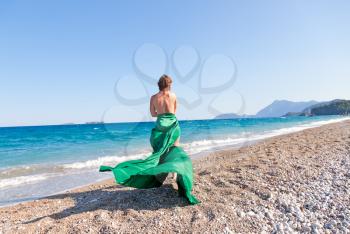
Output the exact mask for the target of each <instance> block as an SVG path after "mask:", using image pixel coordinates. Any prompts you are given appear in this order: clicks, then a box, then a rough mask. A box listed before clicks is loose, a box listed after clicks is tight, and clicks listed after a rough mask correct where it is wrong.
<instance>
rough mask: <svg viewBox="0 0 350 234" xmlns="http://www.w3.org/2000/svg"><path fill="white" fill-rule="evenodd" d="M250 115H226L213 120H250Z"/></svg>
mask: <svg viewBox="0 0 350 234" xmlns="http://www.w3.org/2000/svg"><path fill="white" fill-rule="evenodd" d="M252 117H253V116H251V115H237V114H235V113H227V114H221V115H218V116H216V117H215V118H214V119H239V118H252Z"/></svg>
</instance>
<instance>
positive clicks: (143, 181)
mask: <svg viewBox="0 0 350 234" xmlns="http://www.w3.org/2000/svg"><path fill="white" fill-rule="evenodd" d="M180 133H181V130H180V126H179V122H178V121H177V119H176V117H175V115H174V114H171V113H165V114H161V115H158V117H157V122H156V126H155V127H154V128H153V129H152V134H151V138H150V141H151V145H152V148H153V153H152V154H151V155H150V156H148V157H147V158H146V159H139V160H130V161H126V162H122V163H120V164H118V165H116V166H115V167H109V166H101V167H100V171H101V172H104V171H112V172H113V174H114V177H115V180H116V182H117V183H118V184H122V185H125V186H129V187H134V188H154V187H159V186H161V185H162V184H163V181H162V180H159V176H160V175H162V174H163V173H170V172H176V173H177V179H176V182H177V184H178V188H179V190H178V191H179V195H180V196H184V197H186V198H187V200H188V201H189V203H190V204H197V203H199V201H198V200H197V198H196V197H195V196H193V195H192V194H191V190H192V186H193V169H192V162H191V159H190V158H189V157H188V155H187V154H186V153H185V151H184V150H183V149H182V148H181V147H177V146H173V144H174V142H175V141H176V139H177V138H178V137H179V136H180ZM163 175H164V174H163Z"/></svg>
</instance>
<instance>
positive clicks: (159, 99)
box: [150, 91, 176, 117]
mask: <svg viewBox="0 0 350 234" xmlns="http://www.w3.org/2000/svg"><path fill="white" fill-rule="evenodd" d="M150 110H151V114H152V116H154V117H155V116H157V115H160V114H164V113H173V114H175V112H176V96H175V94H174V93H172V92H170V91H160V92H159V93H157V94H155V95H153V96H152V98H151V103H150Z"/></svg>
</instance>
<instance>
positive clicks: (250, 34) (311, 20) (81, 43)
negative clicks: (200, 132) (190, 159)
mask: <svg viewBox="0 0 350 234" xmlns="http://www.w3.org/2000/svg"><path fill="white" fill-rule="evenodd" d="M349 12H350V2H349V1H346V0H344V1H331V0H329V1H322V0H317V1H316V0H314V1H313V0H310V1H303V0H299V1H294V0H293V1H292V0H291V1H277V0H276V1H258V0H257V1H233V0H227V1H209V0H208V1H199V0H198V1H161V0H159V1H97V0H96V1H88V0H80V1H78V0H77V1H70V0H60V1H45V0H42V1H36V0H33V1H25V0H22V1H16V0H2V1H1V2H0V81H1V83H0V126H13V125H37V124H59V123H67V122H76V123H81V122H85V121H99V120H104V121H107V122H108V121H135V120H139V119H144V118H146V119H149V116H148V115H147V111H148V103H147V102H142V103H141V102H140V103H137V105H134V104H128V105H125V103H121V102H120V99H118V98H116V97H115V95H114V85H115V83H116V81H117V80H118V79H119V78H121V77H124V78H123V79H122V80H121V82H120V87H119V86H118V87H119V89H118V90H119V92H120V93H121V95H124V96H127V97H129V98H137V97H142V96H144V95H146V96H147V95H149V94H150V93H152V92H156V91H157V87H156V86H155V85H154V86H151V85H150V84H147V85H146V86H147V87H146V89H147V91H148V93H145V91H144V89H143V88H142V87H143V86H141V85H140V84H139V83H138V82H136V81H138V76H137V74H136V75H134V74H135V69H134V67H133V54H134V53H135V51H136V49H137V48H139V47H140V46H143V45H144V44H145V43H152V44H146V45H151V46H148V47H150V48H148V47H147V48H148V49H146V50H144V51H143V55H144V56H145V58H143V60H142V58H141V62H142V63H144V64H143V65H145V66H146V67H147V66H148V67H147V68H145V69H146V70H147V69H148V71H149V72H150V74H153V75H154V76H158V74H160V73H162V69H159V68H157V64H158V65H159V66H161V65H162V64H163V60H162V58H163V57H162V56H161V55H159V53H158V52H159V51H157V50H156V49H154V50H152V45H155V46H157V48H158V47H159V48H162V49H164V51H165V52H166V53H167V54H168V57H169V58H170V55H171V54H172V53H173V51H174V50H175V49H176V48H178V47H181V46H191V47H193V48H195V49H196V50H197V51H198V53H199V54H200V58H201V64H203V60H204V59H205V58H208V57H210V56H212V55H214V56H215V55H217V54H219V55H225V56H229V57H231V58H233V59H234V61H235V62H236V65H237V71H238V73H237V80H236V82H235V83H234V85H233V86H232V87H230V89H227V90H225V91H217V92H216V93H214V94H203V93H201V92H198V91H196V88H197V86H196V84H197V83H196V80H198V76H199V75H200V72H199V71H200V70H203V69H204V70H205V69H206V68H204V66H201V67H200V68H199V70H198V72H195V73H194V74H193V77H194V78H193V79H191V80H190V81H189V82H187V83H184V84H181V85H180V83H181V82H177V81H176V80H175V83H174V90H175V91H176V92H177V93H178V96H183V98H185V99H186V98H187V99H191V98H192V99H193V98H194V99H195V98H196V97H194V96H196V95H198V96H200V97H201V98H202V102H201V103H200V105H198V107H190V108H189V107H185V106H184V105H182V106H181V103H180V111H179V113H178V115H179V118H180V119H201V118H210V117H211V116H212V115H213V113H212V112H210V111H208V106H210V105H212V106H215V108H216V109H217V110H218V111H219V112H237V111H238V109H239V107H240V105H241V103H242V101H241V99H240V96H239V95H238V93H240V94H241V95H242V97H243V98H244V101H245V106H244V108H243V109H241V112H244V113H247V114H254V113H255V112H256V111H258V110H259V109H260V108H262V107H264V106H266V105H268V104H270V103H271V102H272V101H273V100H275V99H288V100H293V101H302V100H319V101H322V100H330V99H334V98H347V99H350V92H349V83H350V82H349V81H350V66H349V64H350V43H349V42H350V27H349V25H350V14H349ZM141 48H143V47H141ZM157 53H158V54H157ZM147 56H148V57H147ZM182 57H183V58H180V59H178V62H177V64H178V65H179V66H180V65H182V66H186V64H191V56H182ZM218 61H220V59H219V60H217V61H216V65H217V66H216V65H215V61H214V65H213V64H212V65H211V67H210V68H208V69H207V70H210V71H209V72H208V71H207V72H204V73H206V74H207V75H206V78H205V79H204V80H206V81H204V83H205V82H206V83H207V84H208V85H215V82H219V81H218V80H220V78H221V77H222V76H225V72H226V73H229V72H230V69H231V68H232V66H231V67H230V65H227V66H225V63H224V60H223V61H222V63H221V62H218ZM175 63H176V62H175ZM222 64H223V65H222ZM221 65H222V66H221ZM166 72H168V73H169V74H170V75H173V76H174V77H175V74H174V72H173V71H172V69H171V67H170V69H169V70H167V71H166ZM215 74H216V75H215ZM156 78H158V77H155V79H156ZM175 78H176V77H175ZM188 87H192V88H193V89H194V91H193V92H194V93H192V94H190V92H189V91H188ZM191 95H192V96H193V97H192V96H191ZM187 96H189V97H187ZM213 99H215V100H216V102H213V103H212V104H210V103H211V101H212V100H213Z"/></svg>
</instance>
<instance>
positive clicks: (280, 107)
mask: <svg viewBox="0 0 350 234" xmlns="http://www.w3.org/2000/svg"><path fill="white" fill-rule="evenodd" d="M316 104H318V102H316V101H308V102H292V101H287V100H276V101H274V102H273V103H271V104H270V105H268V106H267V107H265V108H263V109H262V110H260V111H259V112H258V113H256V115H255V117H258V118H261V117H280V116H283V115H285V114H286V113H299V112H302V111H303V110H304V109H306V108H308V107H310V106H313V105H316Z"/></svg>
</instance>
